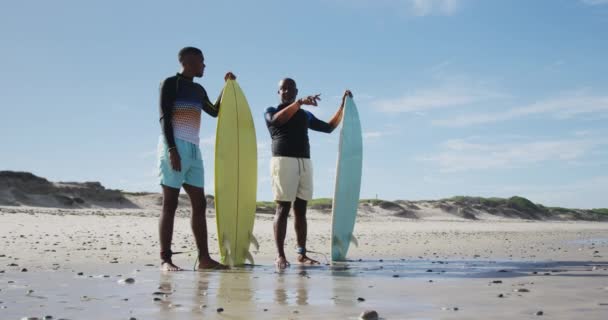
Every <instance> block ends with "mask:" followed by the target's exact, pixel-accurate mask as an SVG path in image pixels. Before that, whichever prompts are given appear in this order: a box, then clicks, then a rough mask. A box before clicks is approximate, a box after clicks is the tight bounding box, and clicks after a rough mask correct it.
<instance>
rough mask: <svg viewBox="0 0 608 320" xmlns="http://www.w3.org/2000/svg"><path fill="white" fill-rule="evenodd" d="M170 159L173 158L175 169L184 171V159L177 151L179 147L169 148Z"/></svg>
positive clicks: (172, 164)
mask: <svg viewBox="0 0 608 320" xmlns="http://www.w3.org/2000/svg"><path fill="white" fill-rule="evenodd" d="M169 160H171V168H173V170H175V171H178V172H179V171H182V159H181V158H180V156H179V153H178V152H177V149H175V148H174V149H171V150H169Z"/></svg>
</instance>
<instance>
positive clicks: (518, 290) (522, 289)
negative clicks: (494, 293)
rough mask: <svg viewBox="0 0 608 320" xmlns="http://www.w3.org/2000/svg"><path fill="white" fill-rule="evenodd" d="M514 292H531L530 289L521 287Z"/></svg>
mask: <svg viewBox="0 0 608 320" xmlns="http://www.w3.org/2000/svg"><path fill="white" fill-rule="evenodd" d="M513 292H530V290H528V289H524V288H521V289H514V290H513Z"/></svg>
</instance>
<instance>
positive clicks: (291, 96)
mask: <svg viewBox="0 0 608 320" xmlns="http://www.w3.org/2000/svg"><path fill="white" fill-rule="evenodd" d="M278 93H279V97H280V98H281V103H292V102H294V101H295V100H296V97H297V96H298V88H297V86H296V81H295V80H293V79H291V78H284V79H282V80H281V81H279V92H278Z"/></svg>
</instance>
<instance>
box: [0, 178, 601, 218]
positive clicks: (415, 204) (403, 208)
mask: <svg viewBox="0 0 608 320" xmlns="http://www.w3.org/2000/svg"><path fill="white" fill-rule="evenodd" d="M161 205H162V196H161V195H160V194H159V193H147V192H139V193H131V192H123V191H121V190H112V189H106V188H104V187H103V186H102V185H101V184H100V183H99V182H50V181H48V180H46V179H44V178H41V177H38V176H35V175H33V174H31V173H28V172H13V171H0V206H32V207H47V208H72V209H78V208H109V209H144V210H148V211H150V212H156V213H157V212H159V211H160V207H161ZM179 205H180V207H181V208H189V206H190V204H189V201H188V196H187V195H185V194H182V195H180V201H179ZM308 206H309V208H310V210H314V211H317V212H320V213H321V214H330V213H331V208H332V199H328V198H321V199H314V200H312V201H309V203H308ZM207 207H208V209H210V210H212V209H213V208H214V197H213V196H212V195H207ZM274 211H275V204H274V203H273V202H258V204H257V212H258V213H259V214H273V213H274ZM359 214H360V215H365V216H371V217H373V216H379V217H380V216H385V217H386V216H391V217H398V218H405V219H422V220H433V219H435V220H441V219H456V220H465V221H466V220H497V219H526V220H587V221H608V209H567V208H557V207H545V206H543V205H541V204H536V203H533V202H531V201H530V200H528V199H526V198H523V197H519V196H514V197H511V198H481V197H468V196H457V197H452V198H447V199H441V200H420V201H407V200H396V201H386V200H380V199H362V200H361V201H360V202H359Z"/></svg>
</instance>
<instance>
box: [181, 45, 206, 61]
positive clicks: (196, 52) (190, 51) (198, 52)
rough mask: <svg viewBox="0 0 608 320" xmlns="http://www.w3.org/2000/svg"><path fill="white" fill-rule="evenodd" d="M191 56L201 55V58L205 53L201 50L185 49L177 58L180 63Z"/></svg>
mask: <svg viewBox="0 0 608 320" xmlns="http://www.w3.org/2000/svg"><path fill="white" fill-rule="evenodd" d="M189 55H200V56H202V55H203V52H202V51H201V49H199V48H195V47H185V48H183V49H181V50H180V51H179V53H178V54H177V58H178V59H179V62H182V61H183V60H184V57H186V56H189Z"/></svg>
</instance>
